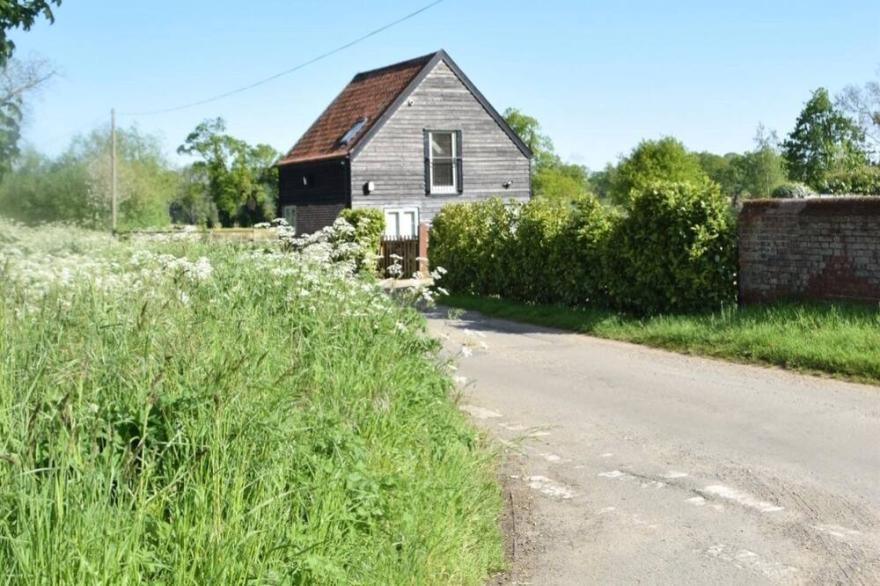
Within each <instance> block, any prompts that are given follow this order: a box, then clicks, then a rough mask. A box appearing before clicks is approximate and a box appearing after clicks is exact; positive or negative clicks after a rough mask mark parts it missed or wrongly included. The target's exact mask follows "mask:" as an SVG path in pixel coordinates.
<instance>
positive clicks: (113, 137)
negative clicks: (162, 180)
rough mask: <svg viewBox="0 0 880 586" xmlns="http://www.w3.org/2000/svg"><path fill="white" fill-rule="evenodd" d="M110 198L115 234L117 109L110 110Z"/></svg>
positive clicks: (114, 231)
mask: <svg viewBox="0 0 880 586" xmlns="http://www.w3.org/2000/svg"><path fill="white" fill-rule="evenodd" d="M110 198H111V202H110V205H111V209H112V210H113V211H112V213H113V220H112V225H113V233H114V234H115V233H116V199H117V198H116V108H113V109H111V110H110Z"/></svg>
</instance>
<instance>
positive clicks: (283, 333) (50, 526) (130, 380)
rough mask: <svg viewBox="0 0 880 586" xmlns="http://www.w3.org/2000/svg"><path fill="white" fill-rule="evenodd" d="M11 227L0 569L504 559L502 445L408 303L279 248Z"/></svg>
mask: <svg viewBox="0 0 880 586" xmlns="http://www.w3.org/2000/svg"><path fill="white" fill-rule="evenodd" d="M17 231H18V232H17ZM2 232H3V233H2V236H3V237H4V238H3V239H0V257H3V258H4V259H5V261H4V262H3V263H0V583H6V584H13V583H15V584H19V583H21V584H33V583H47V584H140V583H150V584H244V583H253V584H383V585H384V584H480V583H482V581H483V580H484V579H485V576H486V575H487V574H488V573H489V572H491V571H492V570H494V569H497V568H498V567H499V566H500V565H501V564H502V563H503V559H502V545H501V537H500V534H499V529H498V518H499V515H500V510H501V499H500V491H499V488H498V486H497V484H496V482H495V471H494V467H495V464H494V459H493V457H492V455H491V454H490V453H489V452H488V451H487V450H486V449H485V448H484V447H483V446H482V445H481V444H480V442H479V440H478V438H477V436H476V435H475V433H474V431H473V430H472V429H471V428H470V427H469V425H468V424H467V423H466V421H465V419H464V418H463V416H462V415H461V414H460V413H459V412H458V410H457V409H456V407H455V405H454V402H453V400H452V398H451V393H453V384H452V382H451V381H450V378H449V376H448V374H447V371H446V369H445V366H444V365H443V364H442V363H441V362H440V360H439V358H438V357H437V354H436V347H435V342H433V341H432V340H431V339H430V338H429V337H428V336H427V335H426V334H425V328H424V320H423V318H422V317H421V315H419V314H418V313H417V312H416V311H414V310H412V309H405V308H403V307H400V306H399V305H397V304H395V303H394V302H392V301H391V300H390V299H389V298H388V297H387V296H386V295H384V294H382V292H381V291H380V290H379V289H378V287H376V286H375V285H372V284H370V283H367V282H364V281H361V280H359V279H357V278H354V277H351V276H349V275H347V274H342V273H340V272H336V271H334V270H332V269H331V268H328V267H326V266H321V265H316V264H314V263H311V262H310V261H308V260H307V259H304V258H301V257H297V256H295V255H293V254H285V253H280V252H278V251H266V250H249V249H247V248H241V247H233V246H229V245H223V244H211V245H205V244H198V243H190V242H172V243H161V244H151V243H146V244H143V243H142V244H138V245H134V244H123V243H112V242H107V241H106V239H102V238H100V237H98V236H89V237H83V238H78V239H77V238H73V239H71V237H70V235H69V234H68V233H67V232H66V231H61V232H58V233H52V232H51V231H33V232H32V233H28V234H24V235H22V233H23V232H27V231H26V230H25V229H23V228H15V227H8V226H7V230H5V231H2ZM68 240H70V241H69V242H68Z"/></svg>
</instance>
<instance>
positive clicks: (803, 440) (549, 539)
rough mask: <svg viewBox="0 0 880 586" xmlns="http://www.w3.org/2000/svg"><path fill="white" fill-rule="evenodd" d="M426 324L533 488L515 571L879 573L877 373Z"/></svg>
mask: <svg viewBox="0 0 880 586" xmlns="http://www.w3.org/2000/svg"><path fill="white" fill-rule="evenodd" d="M429 323H430V328H431V330H432V332H434V333H435V334H436V335H438V336H440V337H442V338H443V339H444V340H445V342H444V343H445V346H446V348H447V350H448V351H449V352H450V353H451V354H455V355H458V365H459V366H458V371H457V373H456V374H457V375H458V382H459V384H460V385H461V386H462V388H463V397H462V400H461V408H462V409H463V410H465V411H466V412H468V413H469V414H470V415H471V416H472V418H473V419H474V421H475V422H476V423H477V424H478V425H479V426H481V427H482V428H484V429H485V430H487V431H488V433H489V434H490V435H491V436H493V437H494V438H496V439H497V440H498V441H499V442H500V443H501V444H502V445H504V446H506V451H507V453H508V454H509V456H510V458H509V462H510V463H511V464H512V465H508V466H507V469H506V483H507V485H508V488H507V490H508V491H509V492H510V495H511V500H513V498H512V495H514V494H519V495H525V496H526V497H527V499H528V501H529V502H528V504H527V505H524V504H523V503H522V501H523V498H522V496H518V497H517V504H516V505H515V507H514V516H516V515H517V514H519V515H520V517H521V518H520V520H519V523H518V524H517V523H514V525H515V529H513V531H514V535H513V539H514V542H515V543H519V551H518V552H515V553H514V557H515V560H514V563H513V570H512V572H511V573H510V574H509V575H508V576H506V577H503V578H502V580H503V581H506V582H507V583H529V584H541V585H544V584H712V585H713V586H717V585H721V584H880V388H878V387H872V386H865V385H856V384H849V383H844V382H838V381H834V380H829V379H823V378H817V377H809V376H800V375H796V374H792V373H789V372H784V371H782V370H778V369H769V368H761V367H753V366H743V365H738V364H729V363H725V362H720V361H716V360H709V359H702V358H696V357H689V356H682V355H678V354H674V353H669V352H664V351H659V350H653V349H649V348H644V347H640V346H635V345H631V344H625V343H619V342H611V341H605V340H599V339H595V338H590V337H587V336H581V335H576V334H569V333H563V332H559V331H555V330H550V329H545V328H540V327H536V326H530V325H523V324H516V323H513V322H508V321H503V320H495V319H490V318H486V317H483V316H480V315H479V314H474V313H465V314H464V315H462V316H460V317H458V318H457V319H450V318H449V315H448V313H447V312H446V310H442V311H440V310H438V311H436V312H434V313H433V314H431V315H430V316H429ZM463 346H465V347H467V348H468V349H467V350H465V351H464V352H463V353H462V351H461V348H462V347H463ZM471 352H472V355H470V356H466V355H467V354H471ZM462 354H464V355H462ZM517 507H521V508H523V511H520V512H518V511H517V510H516V509H517Z"/></svg>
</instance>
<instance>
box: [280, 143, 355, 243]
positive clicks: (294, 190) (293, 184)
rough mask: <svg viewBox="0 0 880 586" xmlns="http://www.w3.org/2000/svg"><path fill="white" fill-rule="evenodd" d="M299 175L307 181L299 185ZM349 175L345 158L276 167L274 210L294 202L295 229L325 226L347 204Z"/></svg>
mask: <svg viewBox="0 0 880 586" xmlns="http://www.w3.org/2000/svg"><path fill="white" fill-rule="evenodd" d="M303 176H308V177H309V178H310V185H308V186H305V185H303V181H302V178H303ZM350 185H351V184H350V183H349V176H348V162H347V160H346V159H330V160H326V161H311V162H307V163H294V164H289V165H282V166H281V167H279V169H278V189H279V191H278V213H279V215H281V207H282V206H286V205H295V206H296V231H297V233H298V234H310V233H312V232H315V231H317V230H320V229H321V228H323V227H324V226H329V225H330V224H332V223H333V221H334V220H335V219H336V216H338V215H339V212H340V211H341V210H342V209H344V208H346V207H348V206H349V186H350Z"/></svg>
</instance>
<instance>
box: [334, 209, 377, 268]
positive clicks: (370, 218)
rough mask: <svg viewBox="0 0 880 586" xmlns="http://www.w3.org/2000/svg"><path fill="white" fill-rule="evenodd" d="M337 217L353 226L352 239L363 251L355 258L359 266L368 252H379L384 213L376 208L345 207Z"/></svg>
mask: <svg viewBox="0 0 880 586" xmlns="http://www.w3.org/2000/svg"><path fill="white" fill-rule="evenodd" d="M339 217H340V218H342V219H343V220H345V221H346V222H348V223H349V224H351V226H352V227H353V228H354V233H353V235H352V239H353V241H354V243H356V244H358V245H360V247H361V250H362V251H363V252H361V253H359V254H358V258H357V259H355V260H356V262H357V266H358V268H360V267H362V266H364V264H365V263H366V262H367V259H366V256H367V255H368V254H379V244H380V243H381V241H382V234H383V233H384V232H385V214H384V213H383V212H382V210H380V209H377V208H357V209H351V208H347V209H344V210H342V213H340V214H339Z"/></svg>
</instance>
